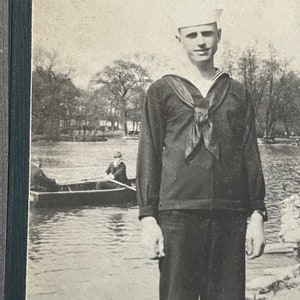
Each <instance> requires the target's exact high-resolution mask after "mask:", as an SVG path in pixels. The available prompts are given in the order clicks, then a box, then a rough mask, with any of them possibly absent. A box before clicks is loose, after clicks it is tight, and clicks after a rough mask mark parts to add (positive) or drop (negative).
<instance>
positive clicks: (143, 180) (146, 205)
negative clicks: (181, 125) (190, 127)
mask: <svg viewBox="0 0 300 300" xmlns="http://www.w3.org/2000/svg"><path fill="white" fill-rule="evenodd" d="M159 98H160V97H159V94H158V91H157V90H156V89H155V88H151V87H150V88H149V90H148V92H147V95H146V99H145V103H144V110H143V118H142V123H141V133H140V138H139V147H138V157H137V176H136V184H137V199H138V204H139V208H140V213H139V218H140V219H141V218H143V217H146V216H153V217H156V216H157V208H158V203H159V190H160V183H161V169H162V159H161V157H162V149H163V141H164V131H165V119H164V113H163V107H162V105H161V102H162V101H161V99H159Z"/></svg>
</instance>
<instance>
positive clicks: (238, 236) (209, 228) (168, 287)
mask: <svg viewBox="0 0 300 300" xmlns="http://www.w3.org/2000/svg"><path fill="white" fill-rule="evenodd" d="M158 222H159V225H160V226H161V229H162V232H163V236H164V246H165V253H166V256H165V257H164V258H161V259H160V261H159V268H160V300H198V299H199V296H200V299H201V300H243V299H245V233H246V218H245V217H244V216H241V215H237V214H236V215H234V214H228V213H227V214H225V215H224V212H215V213H203V212H199V211H198V212H187V211H168V212H160V213H159V218H158Z"/></svg>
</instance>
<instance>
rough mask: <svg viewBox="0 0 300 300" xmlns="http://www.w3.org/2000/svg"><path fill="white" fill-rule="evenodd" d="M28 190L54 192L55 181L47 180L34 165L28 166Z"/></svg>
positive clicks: (38, 166) (37, 166)
mask: <svg viewBox="0 0 300 300" xmlns="http://www.w3.org/2000/svg"><path fill="white" fill-rule="evenodd" d="M30 190H32V191H39V192H54V191H57V190H58V187H57V184H56V180H55V179H54V178H49V177H48V176H47V175H46V174H45V173H44V172H43V170H42V169H41V163H40V164H39V165H37V164H35V163H31V164H30Z"/></svg>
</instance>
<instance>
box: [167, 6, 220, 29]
mask: <svg viewBox="0 0 300 300" xmlns="http://www.w3.org/2000/svg"><path fill="white" fill-rule="evenodd" d="M222 11H223V9H217V8H215V7H214V6H212V4H211V3H203V1H200V0H190V1H184V3H181V4H180V5H177V6H176V7H174V9H173V10H172V11H171V20H172V22H173V23H174V25H175V26H176V28H177V29H180V28H184V27H191V26H197V25H205V24H211V23H216V22H218V21H219V19H220V16H221V14H222Z"/></svg>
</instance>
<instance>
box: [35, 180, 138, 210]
mask: <svg viewBox="0 0 300 300" xmlns="http://www.w3.org/2000/svg"><path fill="white" fill-rule="evenodd" d="M96 183H97V182H96V181H94V182H79V183H72V184H62V185H59V186H58V191H55V192H46V191H45V192H44V191H32V190H31V191H30V206H31V207H69V206H85V205H92V206H95V205H105V204H126V203H132V204H135V203H136V191H135V189H134V188H133V187H131V186H127V185H125V184H120V187H117V188H114V189H106V190H97V189H96Z"/></svg>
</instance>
